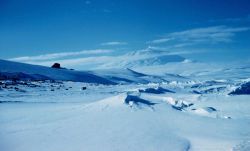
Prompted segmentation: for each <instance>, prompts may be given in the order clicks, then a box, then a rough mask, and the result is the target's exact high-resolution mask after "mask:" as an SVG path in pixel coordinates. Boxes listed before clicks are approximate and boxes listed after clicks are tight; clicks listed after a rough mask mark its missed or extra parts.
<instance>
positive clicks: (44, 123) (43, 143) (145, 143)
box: [0, 61, 250, 151]
mask: <svg viewBox="0 0 250 151" xmlns="http://www.w3.org/2000/svg"><path fill="white" fill-rule="evenodd" d="M3 62H4V61H2V62H0V65H1V63H3ZM14 65H15V63H13V64H12V65H11V64H9V62H4V66H1V67H2V68H1V69H0V71H1V72H21V71H22V72H23V71H24V70H25V71H26V72H25V73H28V74H39V73H40V74H42V72H43V71H36V70H37V69H38V68H39V69H44V71H47V72H48V73H47V72H46V75H47V76H48V75H51V77H54V78H55V75H57V74H58V73H59V72H60V73H62V74H61V75H62V76H63V77H64V78H65V77H66V78H69V76H68V75H69V74H70V75H71V74H74V75H75V72H77V71H70V73H68V72H69V71H66V73H64V72H65V71H57V70H56V71H54V70H53V71H52V70H51V69H50V68H46V67H41V66H37V67H34V66H30V65H27V64H18V68H17V69H18V71H16V70H15V68H14ZM191 65H192V66H196V67H194V69H192V68H189V71H188V70H184V69H185V68H186V67H189V66H191ZM177 66H178V67H179V68H176V67H177ZM198 66H200V68H198ZM204 66H205V65H202V64H199V65H198V64H197V63H191V62H188V63H184V64H183V65H180V63H176V64H172V63H170V64H167V66H165V68H163V66H158V65H157V66H149V67H147V68H146V67H143V68H133V69H126V68H125V69H113V70H112V69H103V70H95V71H91V72H90V71H89V72H81V75H82V74H83V73H84V74H83V75H85V73H86V74H90V75H92V77H98V79H99V80H100V81H98V80H97V81H95V83H92V82H91V81H79V80H70V79H68V80H67V81H61V80H63V79H57V80H60V81H57V80H56V81H28V82H27V81H19V82H14V83H13V82H12V81H9V80H1V83H0V84H1V85H0V86H1V87H0V129H1V131H0V150H1V151H57V150H58V151H100V150H104V151H127V150H131V151H161V150H164V151H166V150H167V151H224V150H225V151H228V150H233V151H248V150H249V149H250V129H249V125H250V110H249V108H250V102H249V101H250V96H249V95H228V94H229V93H230V92H231V91H232V90H234V89H236V88H237V87H239V86H240V85H241V84H242V83H245V82H248V81H249V76H250V74H249V68H247V67H244V68H241V67H240V68H236V67H235V68H231V69H225V68H223V67H217V68H213V67H211V69H213V70H211V72H205V71H202V70H201V69H203V70H205V69H204V68H203V67H204ZM157 67H158V68H157ZM30 68H32V70H31V69H30ZM199 69H200V70H199ZM31 71H32V72H31ZM50 71H51V72H50ZM150 71H151V72H150ZM38 72H39V73H38ZM71 72H72V73H71ZM76 77H77V76H76ZM114 77H115V78H114ZM56 78H58V77H56ZM103 80H104V81H109V82H111V83H119V84H115V85H113V84H110V83H109V84H108V85H107V83H106V84H105V82H103ZM83 88H86V90H85V89H83ZM146 90H147V91H146ZM168 90H169V91H168Z"/></svg>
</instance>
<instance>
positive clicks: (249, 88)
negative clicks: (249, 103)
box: [229, 82, 250, 95]
mask: <svg viewBox="0 0 250 151" xmlns="http://www.w3.org/2000/svg"><path fill="white" fill-rule="evenodd" d="M249 94H250V82H247V83H244V84H242V85H241V86H240V87H239V88H237V89H235V90H234V91H232V92H230V93H229V95H249Z"/></svg>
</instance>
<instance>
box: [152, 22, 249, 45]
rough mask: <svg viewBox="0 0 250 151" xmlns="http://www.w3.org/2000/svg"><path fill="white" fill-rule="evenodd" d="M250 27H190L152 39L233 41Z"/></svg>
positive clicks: (162, 41) (161, 40)
mask: <svg viewBox="0 0 250 151" xmlns="http://www.w3.org/2000/svg"><path fill="white" fill-rule="evenodd" d="M249 29H250V28H249V27H228V26H212V27H205V28H195V29H189V30H185V31H181V32H173V33H170V34H167V35H165V36H164V38H162V39H156V40H153V41H151V43H153V44H157V43H166V42H168V41H174V42H176V43H190V44H199V43H221V42H222V43H227V42H231V41H232V39H233V37H234V36H235V34H236V33H238V32H243V31H248V30H249Z"/></svg>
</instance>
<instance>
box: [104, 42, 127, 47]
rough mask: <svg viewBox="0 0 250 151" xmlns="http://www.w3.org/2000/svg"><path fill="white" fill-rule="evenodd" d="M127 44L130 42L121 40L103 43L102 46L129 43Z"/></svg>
mask: <svg viewBox="0 0 250 151" xmlns="http://www.w3.org/2000/svg"><path fill="white" fill-rule="evenodd" d="M127 44H128V43H126V42H121V41H110V42H104V43H101V45H102V46H118V45H127Z"/></svg>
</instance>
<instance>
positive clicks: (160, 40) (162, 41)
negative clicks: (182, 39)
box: [149, 38, 173, 44]
mask: <svg viewBox="0 0 250 151" xmlns="http://www.w3.org/2000/svg"><path fill="white" fill-rule="evenodd" d="M170 40H173V39H172V38H161V39H155V40H152V41H151V42H149V43H153V44H160V43H165V42H168V41H170Z"/></svg>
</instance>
